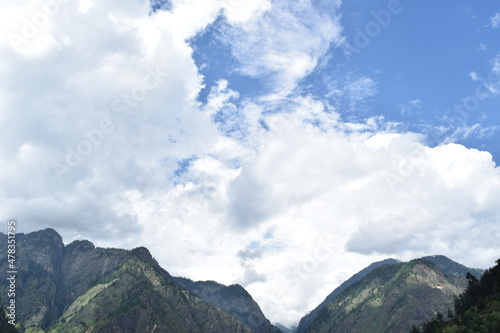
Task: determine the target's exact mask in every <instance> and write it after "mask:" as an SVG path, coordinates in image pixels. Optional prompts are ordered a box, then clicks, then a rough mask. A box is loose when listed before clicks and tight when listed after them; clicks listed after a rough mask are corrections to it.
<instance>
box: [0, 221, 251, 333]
mask: <svg viewBox="0 0 500 333" xmlns="http://www.w3.org/2000/svg"><path fill="white" fill-rule="evenodd" d="M16 242H17V257H16V263H18V266H17V271H18V279H17V281H16V282H17V290H18V294H17V298H16V302H17V304H18V313H17V318H16V319H17V321H18V322H20V323H22V324H24V326H25V327H27V328H28V329H29V328H30V327H31V328H32V329H33V330H32V331H33V332H43V331H45V332H52V333H56V332H68V333H79V332H96V333H97V332H102V333H104V332H106V333H107V332H110V333H111V332H113V333H115V332H138V333H139V332H141V333H143V332H179V333H181V332H206V333H209V332H221V333H224V332H227V333H233V332H238V333H249V332H251V330H250V329H248V328H245V327H244V326H243V325H242V324H241V323H240V322H239V321H237V319H236V318H235V317H233V316H232V315H230V314H228V313H227V312H225V311H223V310H221V309H219V308H217V307H216V306H214V305H213V304H210V303H207V302H205V301H203V300H201V299H200V298H199V297H198V296H196V295H194V294H193V293H191V292H189V291H187V290H185V289H183V288H181V287H180V286H179V285H177V284H176V283H175V282H174V281H173V280H172V277H171V276H170V274H168V273H167V272H166V271H165V270H163V269H162V268H161V267H160V266H159V265H158V263H157V262H156V260H155V259H154V258H153V257H152V256H151V254H150V253H149V251H148V250H147V249H146V248H136V249H134V250H131V251H126V250H119V249H102V248H95V246H94V245H93V244H92V243H90V242H88V241H75V242H73V243H71V244H69V245H67V246H64V244H63V242H62V239H61V237H60V236H59V234H58V233H57V232H56V231H54V230H52V229H45V230H42V231H38V232H33V233H30V234H18V235H17V236H16ZM6 245H7V244H6V235H4V234H0V249H6ZM6 253H7V251H6V250H2V251H1V254H0V260H1V264H0V268H1V269H3V270H4V271H7V266H6V265H7V258H6V257H5V254H6ZM7 288H8V286H7V281H0V292H2V294H3V293H5V291H6V289H7ZM42 329H43V331H42Z"/></svg>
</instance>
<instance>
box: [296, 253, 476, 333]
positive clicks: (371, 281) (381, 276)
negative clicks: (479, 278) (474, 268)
mask: <svg viewBox="0 0 500 333" xmlns="http://www.w3.org/2000/svg"><path fill="white" fill-rule="evenodd" d="M448 264H449V263H448ZM466 284H467V281H466V279H465V277H463V276H458V275H449V274H447V273H446V272H444V271H443V269H441V268H440V267H439V266H438V265H436V264H434V263H432V262H430V261H428V260H424V259H417V260H413V261H410V262H408V263H400V264H396V265H384V266H381V267H379V268H377V269H375V270H373V271H372V272H371V273H369V274H368V275H366V276H365V277H364V278H363V279H361V280H360V281H358V282H356V283H354V284H353V285H351V286H350V287H349V288H347V289H346V290H344V291H343V292H342V293H340V294H339V295H338V296H337V297H335V298H334V299H333V300H332V301H331V302H330V303H329V304H328V305H327V306H326V307H325V308H324V309H322V310H321V311H320V312H319V314H318V315H317V316H316V318H315V319H314V321H313V322H312V324H311V325H310V327H309V328H308V330H307V331H306V332H308V333H321V332H349V333H355V332H373V333H377V332H394V333H396V332H409V331H410V330H411V329H412V326H413V325H415V326H419V325H421V324H422V323H423V322H425V321H426V320H429V319H430V318H432V317H433V316H434V315H435V314H436V313H437V312H440V313H444V314H446V313H447V311H448V309H449V308H452V307H453V298H454V296H455V295H457V294H459V293H461V292H462V291H463V290H464V288H465V287H466Z"/></svg>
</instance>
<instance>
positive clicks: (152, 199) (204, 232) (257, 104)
mask: <svg viewBox="0 0 500 333" xmlns="http://www.w3.org/2000/svg"><path fill="white" fill-rule="evenodd" d="M153 9H155V10H153ZM0 30H1V31H2V32H4V33H3V34H2V35H1V36H0V37H1V38H0V54H1V55H2V56H1V57H0V94H1V95H2V99H1V100H0V133H2V135H3V136H2V141H1V142H0V220H2V219H3V220H8V219H16V220H17V221H18V223H17V225H18V231H19V232H31V231H35V230H39V229H43V228H47V227H50V228H54V229H56V230H57V231H58V232H60V233H61V235H62V237H63V239H64V241H65V242H66V243H69V242H71V241H72V240H75V239H89V240H91V241H92V242H94V243H95V244H96V245H97V246H103V247H107V246H111V247H120V248H127V249H131V248H134V247H137V246H146V247H148V248H149V249H150V251H151V252H152V254H153V255H154V256H155V258H157V259H158V261H159V262H160V264H161V265H162V266H163V267H164V268H165V269H166V270H167V271H169V272H170V273H171V274H173V275H177V276H186V277H189V278H192V279H194V280H215V281H219V282H221V283H225V284H233V283H239V284H241V285H242V286H243V287H245V288H246V289H247V290H248V291H249V292H250V293H251V295H252V296H253V297H254V298H255V300H256V301H257V302H258V303H259V305H260V306H261V308H262V309H263V311H264V313H265V314H266V316H267V317H268V318H269V319H270V320H271V321H272V322H280V323H282V324H284V325H288V326H291V325H293V324H296V323H297V322H298V320H299V319H300V318H301V317H302V316H303V315H304V314H306V313H307V312H308V311H310V310H311V309H313V308H314V307H316V306H317V305H318V304H319V303H320V302H321V301H322V300H323V299H324V297H326V295H328V294H329V293H330V292H331V291H332V290H333V289H334V288H335V287H337V286H338V285H340V284H341V283H342V282H343V281H345V280H346V279H348V278H349V277H350V276H352V275H353V274H354V273H356V272H358V271H359V270H361V269H363V268H364V267H366V266H368V265H369V264H370V263H372V262H374V261H379V260H382V259H385V258H388V257H392V258H397V259H400V260H410V259H413V258H416V257H420V256H425V255H434V254H443V255H446V256H448V257H450V258H451V259H453V260H456V261H458V262H460V263H463V264H465V265H468V266H474V267H481V268H486V267H489V266H491V265H492V264H493V262H494V260H496V259H498V253H499V252H500V246H499V243H498V239H499V238H500V223H499V220H500V202H499V200H498V198H499V197H500V169H499V167H498V161H499V159H500V147H499V145H498V142H499V140H498V139H499V135H500V132H499V126H500V116H499V111H500V44H499V43H498V41H499V37H500V5H499V4H498V3H497V1H494V0H485V1H481V2H480V3H478V2H473V1H465V0H459V1H453V2H452V1H448V2H444V1H439V2H436V3H432V4H431V3H430V2H424V1H417V0H413V1H410V0H401V1H394V0H387V1H369V2H368V1H361V0H359V1H358V0H352V1H347V0H344V1H342V0H300V1H293V2H292V1H286V0H172V1H168V2H165V1H163V0H158V1H154V2H153V3H150V2H148V1H137V0H128V1H123V0H106V1H94V0H78V1H71V2H64V1H57V2H50V5H48V6H45V4H42V3H40V2H39V1H36V0H26V1H23V2H18V3H10V4H7V3H5V2H4V3H2V4H1V5H0Z"/></svg>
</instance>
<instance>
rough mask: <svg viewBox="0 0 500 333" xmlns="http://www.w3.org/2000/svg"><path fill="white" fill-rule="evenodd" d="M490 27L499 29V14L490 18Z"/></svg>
mask: <svg viewBox="0 0 500 333" xmlns="http://www.w3.org/2000/svg"><path fill="white" fill-rule="evenodd" d="M491 26H492V27H493V28H498V27H500V13H496V14H495V16H493V17H492V18H491Z"/></svg>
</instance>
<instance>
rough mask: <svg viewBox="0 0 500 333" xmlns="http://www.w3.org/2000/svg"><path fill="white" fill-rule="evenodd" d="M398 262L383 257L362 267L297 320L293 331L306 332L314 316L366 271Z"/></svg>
mask: <svg viewBox="0 0 500 333" xmlns="http://www.w3.org/2000/svg"><path fill="white" fill-rule="evenodd" d="M398 263H400V261H399V260H396V259H385V260H382V261H378V262H374V263H373V264H371V265H369V266H368V267H366V268H364V269H362V270H361V271H359V272H358V273H356V274H354V275H353V276H352V277H351V278H349V279H348V280H346V281H345V282H344V283H342V284H341V285H340V286H339V287H338V288H336V289H335V290H334V291H333V292H332V293H331V294H330V295H328V296H327V297H326V298H325V300H324V301H323V302H321V304H320V305H318V306H317V307H316V308H315V309H314V310H312V311H311V312H309V313H308V314H307V315H305V316H304V317H302V319H301V320H300V322H299V325H298V326H297V329H296V330H295V333H304V332H306V330H307V328H308V327H309V325H311V323H312V322H313V320H314V318H316V316H317V315H318V313H319V312H320V311H321V310H322V309H323V308H324V307H326V306H327V305H328V304H329V303H330V302H331V301H332V300H333V299H334V298H335V297H337V296H338V295H339V294H340V293H341V292H342V291H344V290H346V289H347V288H348V287H349V286H351V285H352V284H353V283H355V282H357V281H359V280H361V279H362V278H364V277H365V276H366V275H367V274H368V273H370V272H371V271H373V270H374V269H376V268H378V267H380V266H383V265H394V264H398Z"/></svg>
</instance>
